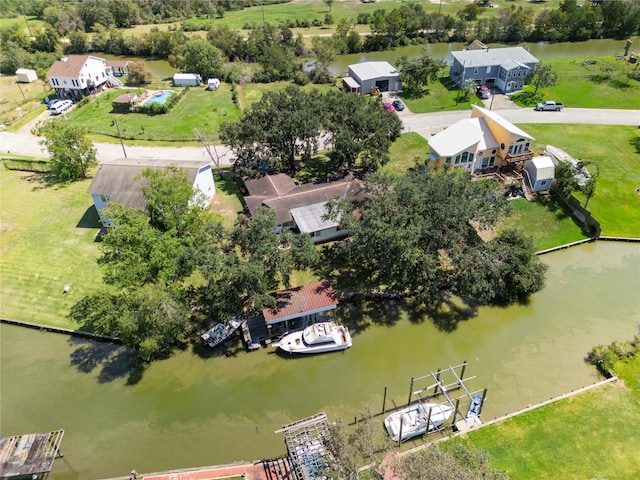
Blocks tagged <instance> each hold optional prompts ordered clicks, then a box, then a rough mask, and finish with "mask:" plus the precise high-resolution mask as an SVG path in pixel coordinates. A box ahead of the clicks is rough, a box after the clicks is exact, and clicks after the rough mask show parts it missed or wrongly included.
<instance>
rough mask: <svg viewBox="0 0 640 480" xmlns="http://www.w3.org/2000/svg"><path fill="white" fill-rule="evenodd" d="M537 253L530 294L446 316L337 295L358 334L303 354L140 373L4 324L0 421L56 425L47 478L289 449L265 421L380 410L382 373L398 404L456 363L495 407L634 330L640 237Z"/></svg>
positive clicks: (21, 429) (201, 354)
mask: <svg viewBox="0 0 640 480" xmlns="http://www.w3.org/2000/svg"><path fill="white" fill-rule="evenodd" d="M542 258H543V260H544V262H545V263H547V264H548V265H549V272H548V275H547V285H546V287H545V288H544V290H543V291H541V292H540V293H538V294H537V295H534V296H533V297H532V298H531V300H530V302H528V303H526V304H519V305H513V306H509V307H505V308H501V307H483V308H480V309H479V310H478V311H477V315H476V316H475V317H473V318H470V319H468V320H465V321H461V322H459V323H458V324H457V325H454V324H453V323H452V322H451V321H446V319H445V320H443V319H440V321H439V322H438V325H441V327H440V328H439V327H438V326H437V325H436V324H435V322H434V321H433V319H430V318H427V317H425V316H423V315H422V314H420V313H418V312H417V311H416V310H415V309H412V308H410V306H407V305H405V304H395V303H391V302H386V303H378V304H375V305H370V306H368V307H366V306H365V308H363V309H359V310H357V311H356V310H355V309H352V308H347V307H346V306H340V307H339V308H338V310H337V315H338V317H339V319H340V321H342V322H345V323H351V324H353V323H354V322H355V323H357V324H358V325H360V327H358V328H357V329H354V332H353V347H352V348H351V349H349V350H347V351H345V352H338V353H331V354H325V355H319V356H312V357H309V358H291V357H286V356H280V355H277V354H275V353H274V352H273V349H261V350H260V351H256V352H245V351H244V350H241V349H239V350H238V351H237V352H235V353H234V354H230V355H229V356H221V355H215V354H212V353H211V352H208V351H206V350H200V349H196V350H195V351H193V350H191V349H189V350H188V351H184V352H180V353H178V354H176V355H174V356H173V357H171V358H170V359H168V360H164V361H159V362H155V363H154V364H153V365H152V366H151V367H150V368H149V369H148V370H147V371H146V372H144V374H143V375H142V376H141V377H136V376H135V375H132V373H131V372H130V371H129V369H128V367H127V354H126V350H125V349H123V348H120V347H116V346H113V345H110V344H104V343H96V342H91V341H87V340H81V339H75V338H69V337H67V336H64V335H60V334H54V333H48V332H41V331H38V330H32V329H26V328H20V327H15V326H9V325H1V326H0V328H1V331H0V333H1V339H0V342H1V343H0V347H1V351H0V361H1V363H0V368H1V370H0V382H1V383H0V395H1V398H0V400H1V402H0V403H1V406H0V432H1V435H2V436H8V435H13V434H19V433H31V432H42V431H48V430H54V429H58V428H64V429H65V437H64V440H63V442H62V452H63V453H64V457H63V458H62V459H58V460H56V462H55V465H54V470H53V473H52V475H51V476H50V478H52V479H55V480H57V479H65V480H66V479H69V480H71V479H90V478H104V477H109V476H117V475H127V474H128V472H130V471H131V469H133V468H135V469H137V471H139V472H149V471H159V470H165V469H175V468H185V467H192V466H202V465H214V464H221V463H226V462H232V461H237V460H248V461H251V460H257V459H263V458H270V457H274V456H278V455H282V454H284V453H285V448H284V444H283V439H282V436H281V435H280V434H276V433H274V431H275V430H277V429H278V428H280V427H281V426H282V425H283V424H285V423H288V422H291V421H295V420H298V419H301V418H304V417H307V416H310V415H313V414H315V413H318V412H320V411H325V412H327V414H328V415H329V417H330V418H331V419H333V418H342V419H343V420H344V421H345V422H350V421H352V420H353V418H354V416H355V415H358V414H359V413H362V412H363V411H364V410H365V407H366V405H367V403H371V404H372V405H373V406H374V409H375V410H380V409H381V406H382V398H383V390H384V387H385V385H386V386H388V392H389V394H388V401H387V406H388V407H389V406H390V405H392V404H393V403H396V404H398V405H400V404H402V403H405V402H406V401H407V397H408V392H409V381H410V378H411V377H419V376H421V375H425V374H428V373H429V372H430V371H435V370H436V369H438V368H439V367H447V366H449V365H456V364H459V363H461V362H462V361H464V360H467V361H468V367H467V371H466V376H467V377H472V376H475V377H476V378H474V379H471V380H470V382H469V387H470V388H473V389H475V388H482V387H487V388H488V396H487V403H486V406H485V408H484V410H483V416H484V417H485V419H491V418H494V417H497V416H499V415H502V414H505V413H507V412H512V411H515V410H517V409H520V408H523V407H526V406H527V405H528V404H533V403H536V402H539V401H542V400H545V399H548V398H550V397H552V396H556V395H559V394H562V393H566V392H569V391H571V390H572V389H575V388H578V387H581V386H584V385H587V384H591V383H592V382H595V381H597V380H598V379H599V377H598V375H597V373H596V371H595V369H594V368H593V367H590V366H588V365H586V364H585V363H584V361H583V359H584V357H585V356H586V354H587V353H588V352H589V350H590V349H591V348H592V347H593V346H594V345H598V344H608V343H610V342H611V341H613V340H627V339H630V338H632V337H633V335H634V334H636V333H638V326H639V325H640V296H639V292H640V244H637V243H636V244H634V243H612V242H598V243H591V244H585V245H582V246H578V247H574V248H571V249H566V250H561V251H558V252H555V253H551V254H546V255H544V256H543V257H542ZM449 320H450V319H449ZM380 428H382V419H380ZM416 442H420V440H417V441H416Z"/></svg>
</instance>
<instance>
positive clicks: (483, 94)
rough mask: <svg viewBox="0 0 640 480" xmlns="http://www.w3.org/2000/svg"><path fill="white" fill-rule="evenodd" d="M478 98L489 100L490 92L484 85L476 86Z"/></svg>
mask: <svg viewBox="0 0 640 480" xmlns="http://www.w3.org/2000/svg"><path fill="white" fill-rule="evenodd" d="M478 96H479V97H480V98H485V99H486V98H490V97H491V90H489V87H487V86H486V85H478Z"/></svg>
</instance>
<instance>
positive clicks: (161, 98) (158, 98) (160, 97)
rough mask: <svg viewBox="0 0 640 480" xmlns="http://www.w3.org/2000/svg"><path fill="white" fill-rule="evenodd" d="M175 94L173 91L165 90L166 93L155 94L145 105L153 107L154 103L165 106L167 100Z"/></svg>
mask: <svg viewBox="0 0 640 480" xmlns="http://www.w3.org/2000/svg"><path fill="white" fill-rule="evenodd" d="M173 93H175V92H173V91H171V90H165V91H164V92H158V93H154V94H153V97H151V98H150V99H149V100H147V101H146V102H144V105H145V106H148V105H151V104H152V103H157V104H160V105H163V104H164V102H166V101H167V98H169V97H170V96H171V95H172V94H173Z"/></svg>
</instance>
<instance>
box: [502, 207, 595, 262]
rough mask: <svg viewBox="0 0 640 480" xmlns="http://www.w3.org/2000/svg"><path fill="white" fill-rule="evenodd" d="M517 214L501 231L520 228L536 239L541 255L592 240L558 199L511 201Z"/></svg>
mask: <svg viewBox="0 0 640 480" xmlns="http://www.w3.org/2000/svg"><path fill="white" fill-rule="evenodd" d="M511 208H512V211H513V213H512V214H511V216H509V217H507V218H505V219H503V220H502V222H501V224H500V228H504V227H514V226H516V227H518V228H520V229H521V230H523V231H525V232H527V234H529V235H531V237H532V238H533V243H534V245H535V249H536V250H537V251H540V250H545V249H547V248H552V247H557V246H558V245H566V244H567V243H571V242H576V241H578V240H583V239H585V238H588V237H589V235H587V234H586V233H585V232H583V230H582V227H581V225H580V224H579V222H578V221H577V219H576V218H575V217H574V216H573V215H572V214H571V211H570V210H569V209H568V208H567V207H566V206H565V204H564V202H562V200H560V199H559V198H558V197H557V196H556V195H549V196H544V197H538V198H537V199H536V200H535V201H534V202H528V201H527V200H525V199H515V200H512V201H511Z"/></svg>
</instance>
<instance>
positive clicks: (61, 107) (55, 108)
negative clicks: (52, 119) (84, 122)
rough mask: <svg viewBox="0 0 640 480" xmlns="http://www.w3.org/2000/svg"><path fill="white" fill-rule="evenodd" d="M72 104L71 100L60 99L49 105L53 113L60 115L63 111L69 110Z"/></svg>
mask: <svg viewBox="0 0 640 480" xmlns="http://www.w3.org/2000/svg"><path fill="white" fill-rule="evenodd" d="M71 105H73V102H72V101H71V100H58V101H57V102H54V103H53V104H52V105H50V106H49V110H51V113H52V114H53V115H60V114H61V113H63V112H65V111H66V110H68V109H69V108H70V107H71Z"/></svg>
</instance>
